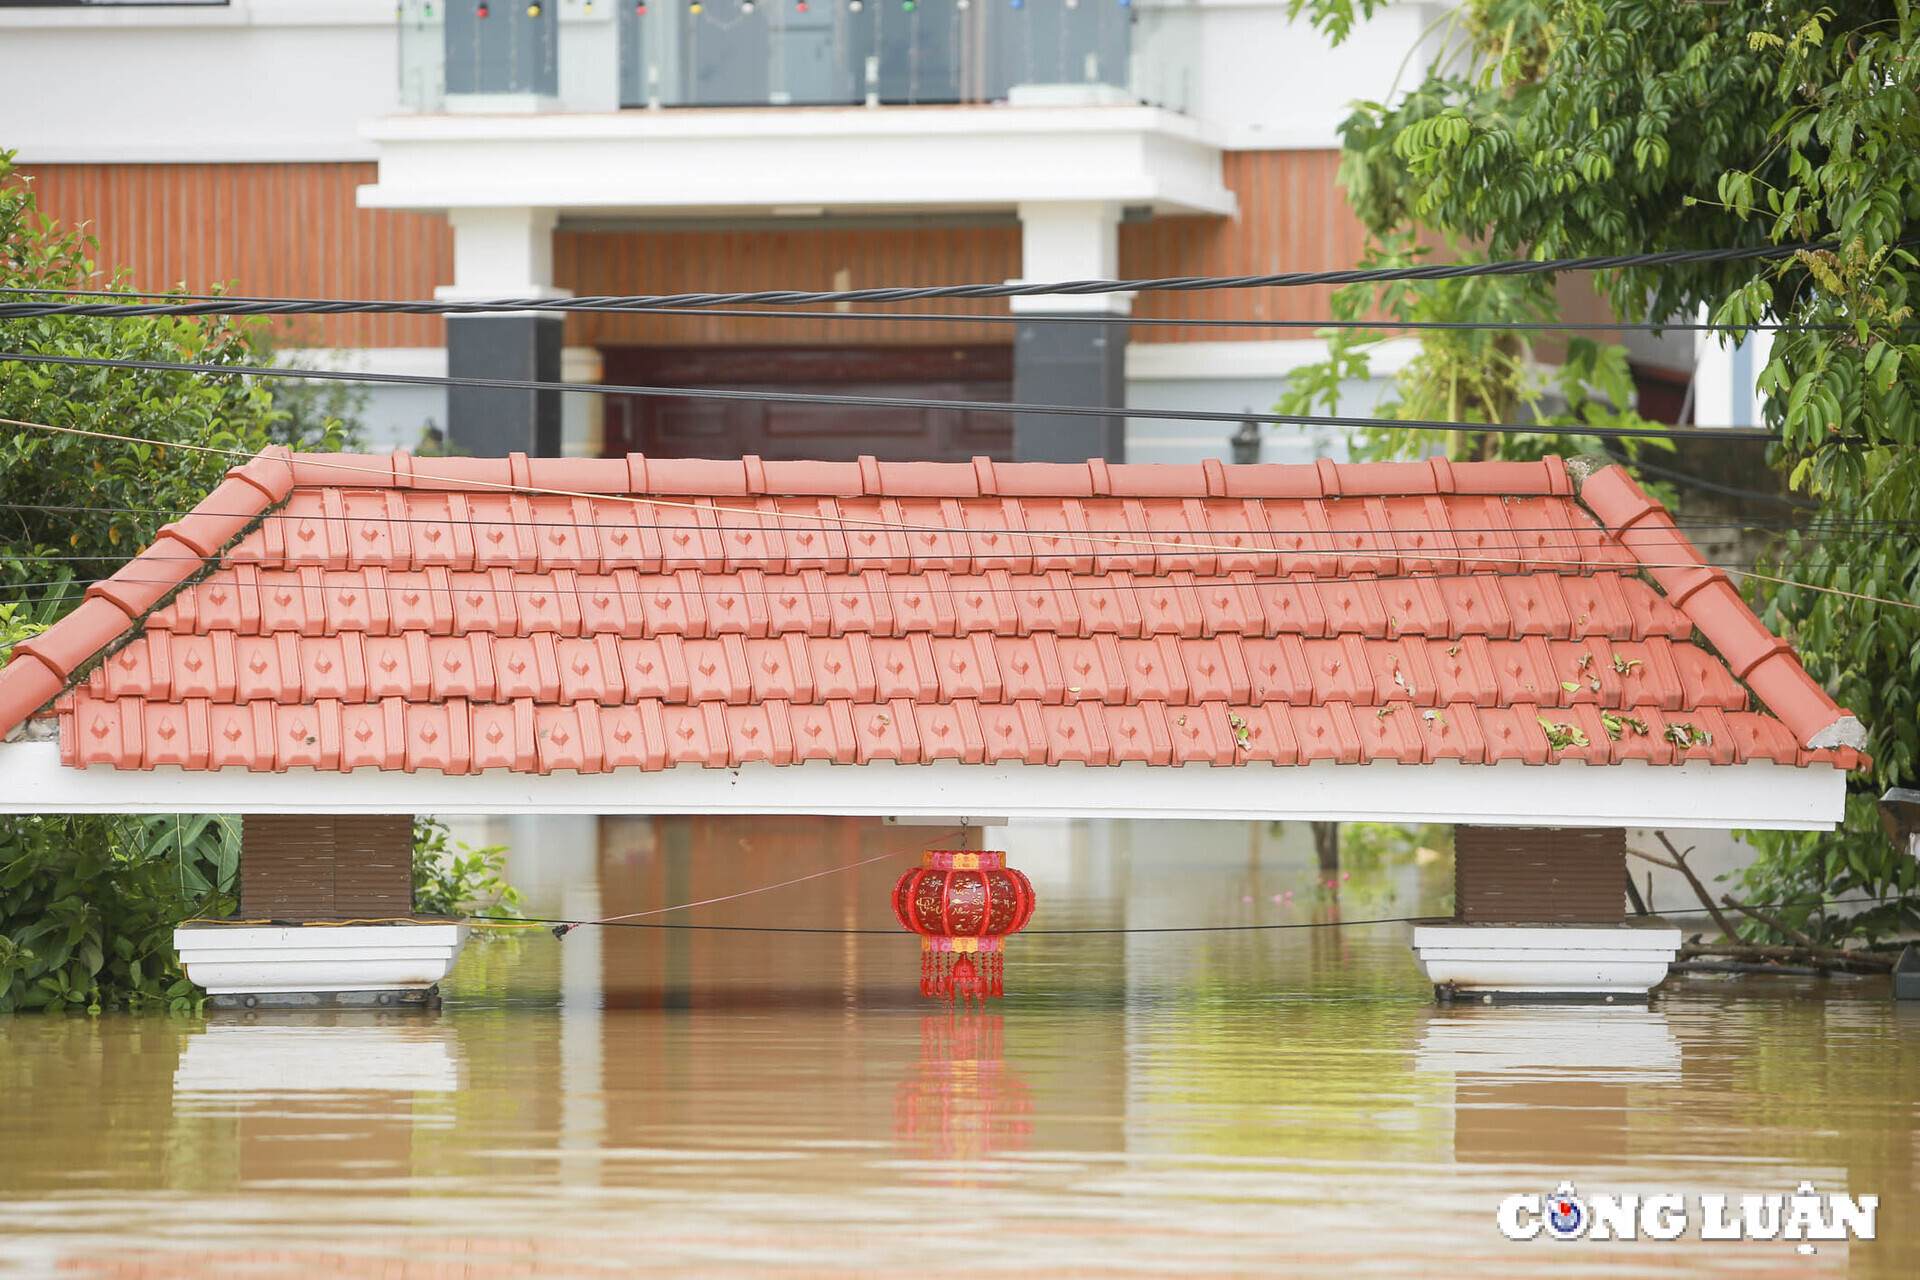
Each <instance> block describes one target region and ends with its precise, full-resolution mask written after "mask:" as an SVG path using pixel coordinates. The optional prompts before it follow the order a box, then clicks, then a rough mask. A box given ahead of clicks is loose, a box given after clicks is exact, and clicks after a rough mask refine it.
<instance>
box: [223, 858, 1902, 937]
mask: <svg viewBox="0 0 1920 1280" xmlns="http://www.w3.org/2000/svg"><path fill="white" fill-rule="evenodd" d="M889 856H891V855H889ZM876 860H877V859H876ZM841 869H842V868H837V867H836V868H834V870H836V871H837V870H841ZM822 874H831V873H830V872H829V873H822ZM1904 901H1906V898H1905V897H1900V898H1894V899H1891V900H1889V899H1881V898H1859V897H1855V898H1826V899H1822V900H1820V901H1819V902H1812V903H1810V902H1793V901H1783V902H1759V903H1749V904H1748V905H1749V906H1750V907H1751V908H1752V909H1753V910H1755V911H1771V910H1778V909H1780V908H1782V907H1813V906H1819V907H1858V906H1894V905H1898V904H1899V903H1901V902H1904ZM661 910H663V911H672V910H677V908H674V907H663V908H661ZM1686 914H1691V913H1686ZM1450 922H1451V921H1450V919H1449V918H1437V917H1435V916H1433V915H1423V916H1373V917H1369V918H1367V919H1364V920H1290V921H1285V922H1281V923H1276V924H1189V925H1178V924H1176V925H1142V926H1114V927H1111V928H1090V929H1032V928H1029V929H1023V930H1021V932H1020V933H1019V934H1018V935H1016V936H1018V937H1022V938H1036V937H1038V938H1061V937H1107V936H1119V935H1138V934H1155V933H1162V934H1164V933H1277V932H1287V931H1290V930H1295V929H1357V928H1365V927H1367V926H1370V925H1383V924H1435V923H1450ZM230 923H233V924H259V923H265V922H264V921H248V920H235V921H231V922H230ZM467 923H468V924H470V925H473V926H475V927H479V928H507V929H516V928H548V927H550V926H555V925H564V926H567V928H568V929H569V930H571V929H576V928H581V927H583V926H587V925H593V926H597V927H600V928H606V929H658V930H666V931H684V932H689V933H798V934H827V935H830V936H835V937H846V936H857V937H887V938H896V937H897V938H911V937H913V936H914V935H912V934H910V933H904V932H902V931H901V930H899V929H844V928H842V929H832V928H825V927H820V928H813V927H809V926H806V925H753V924H685V923H680V922H670V921H659V920H654V921H629V920H623V919H620V918H618V917H615V918H612V919H608V920H562V919H549V918H547V917H543V916H522V917H521V918H520V919H518V920H502V921H488V920H484V919H472V920H469V921H468V922H467ZM1735 941H1736V943H1737V940H1735Z"/></svg>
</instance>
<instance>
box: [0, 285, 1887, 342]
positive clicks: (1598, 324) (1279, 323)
mask: <svg viewBox="0 0 1920 1280" xmlns="http://www.w3.org/2000/svg"><path fill="white" fill-rule="evenodd" d="M0 293H32V294H53V295H58V296H62V297H84V298H150V299H161V300H166V299H174V300H178V301H182V302H245V303H260V304H266V303H276V302H294V301H299V299H293V298H268V297H247V296H242V295H238V294H225V293H143V292H138V291H135V290H116V289H35V288H29V287H26V286H23V285H9V286H0ZM4 305H5V304H0V308H4ZM575 310H577V311H581V312H586V313H591V314H600V313H603V312H611V313H613V314H617V315H651V316H724V317H728V318H731V319H739V320H838V321H866V320H897V321H904V322H907V323H917V324H952V323H960V324H997V325H1008V324H1015V325H1018V324H1069V325H1071V324H1114V325H1123V326H1126V327H1128V328H1152V327H1154V326H1157V325H1164V326H1166V327H1168V328H1179V329H1292V330H1298V329H1307V330H1320V329H1334V330H1342V329H1357V330H1367V329H1393V330H1405V331H1412V332H1425V331H1429V330H1438V331H1443V332H1444V331H1448V330H1466V331H1479V330H1485V331H1490V332H1506V331H1513V332H1527V333H1533V332H1550V333H1553V332H1564V333H1585V332H1595V333H1761V332H1764V333H1829V332H1831V333H1845V332H1849V331H1850V330H1851V329H1852V328H1853V326H1851V325H1847V324H1806V323H1795V322H1793V321H1756V322H1754V323H1751V324H1713V323H1710V322H1705V321H1680V320H1674V321H1668V322H1666V323H1664V324H1659V323H1655V322H1653V321H1650V320H1639V321H1631V320H1607V321H1578V320H1334V319H1327V320H1261V319H1246V318H1239V319H1235V318H1202V317H1198V316H1135V315H1111V314H1099V313H1088V314H1085V315H1058V314H1050V315H1021V314H1011V313H1010V314H1007V315H988V314H983V313H980V312H974V311H778V310H761V309H755V308H730V307H699V308H693V307H653V306H618V307H604V308H595V307H579V308H575ZM4 318H6V313H5V311H4V310H3V309H0V319H4ZM1896 327H1899V328H1912V327H1915V326H1914V325H1913V324H1908V325H1902V326H1896Z"/></svg>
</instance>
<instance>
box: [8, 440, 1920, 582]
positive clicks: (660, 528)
mask: <svg viewBox="0 0 1920 1280" xmlns="http://www.w3.org/2000/svg"><path fill="white" fill-rule="evenodd" d="M0 421H4V420H0ZM156 447H160V448H165V447H167V446H164V445H161V446H156ZM362 456H368V455H362ZM1617 461H1620V462H1621V465H1622V466H1638V465H1639V464H1638V463H1635V462H1631V461H1626V460H1620V459H1617ZM1663 474H1666V475H1669V476H1672V477H1673V478H1675V479H1678V480H1684V479H1691V478H1693V477H1689V476H1685V475H1683V474H1682V473H1679V472H1665V473H1663ZM1736 492H1738V493H1752V494H1753V495H1754V496H1755V497H1764V496H1768V495H1765V494H1761V493H1759V492H1758V491H1757V490H1737V491H1736ZM601 496H611V495H601ZM624 496H625V495H623V497H624ZM789 496H791V495H789ZM641 500H642V501H645V499H644V498H642V499H641ZM987 500H988V501H993V500H994V499H993V498H992V497H991V495H989V497H988V499H987ZM1341 500H1342V499H1339V498H1334V499H1333V501H1336V502H1337V501H1341ZM962 501H966V499H962ZM972 501H979V499H973V500H972ZM1095 501H1099V499H1095ZM1215 501H1218V499H1215ZM1226 501H1237V499H1227V500H1226ZM1322 501H1325V499H1322ZM1814 509H1815V510H1817V509H1818V508H1814ZM714 510H716V511H718V510H719V508H714ZM0 511H40V512H66V513H73V514H82V515H85V514H95V515H127V514H133V515H153V516H185V515H210V516H234V517H239V518H241V519H250V518H252V517H254V516H257V515H259V514H261V513H260V512H258V511H219V510H217V509H214V508H210V507H186V508H179V507H98V506H86V505H80V504H73V503H40V502H6V501H0ZM272 514H275V515H279V516H283V517H287V518H292V516H293V515H294V514H295V513H292V512H289V511H287V510H285V509H284V508H283V509H280V510H278V511H276V512H273V513H272ZM754 514H755V515H759V514H761V513H760V512H758V511H756V512H755V513H754ZM794 514H795V515H796V516H799V517H808V516H809V515H810V513H806V512H798V513H794ZM302 518H305V519H312V520H346V519H359V520H369V521H377V522H379V523H381V524H395V525H414V524H428V525H441V526H446V525H453V526H462V527H469V528H483V527H486V528H491V527H495V526H499V525H501V524H508V525H512V526H514V527H516V528H526V529H585V530H592V531H593V532H596V533H598V532H603V531H607V530H619V531H621V532H631V531H633V530H635V529H642V530H652V531H655V532H661V533H664V532H668V531H684V530H687V529H689V528H691V527H692V526H689V525H687V524H684V523H681V524H668V523H659V522H650V521H643V520H634V521H630V522H629V521H621V522H618V523H614V524H601V523H599V522H598V521H586V522H582V521H579V520H538V519H526V520H499V519H492V518H483V517H476V516H465V517H462V518H459V519H455V518H453V517H451V516H443V517H435V516H396V515H390V514H385V513H383V514H381V515H378V516H329V515H326V514H325V513H324V512H307V513H304V515H303V516H302ZM1672 519H1673V522H1674V524H1675V525H1676V526H1678V527H1679V528H1682V529H1751V530H1759V531H1774V532H1788V533H1791V532H1802V531H1817V530H1823V529H1834V530H1843V531H1844V530H1853V529H1858V530H1861V531H1863V532H1880V531H1897V530H1910V529H1920V519H1917V520H1851V519H1849V520H1841V519H1834V520H1831V521H1825V520H1816V521H1791V520H1789V521H1779V520H1755V519H1734V518H1729V519H1725V520H1716V519H1712V518H1710V517H1702V516H1675V517H1672ZM785 528H786V526H784V525H777V524H741V523H736V522H733V521H729V522H728V523H727V524H726V525H725V526H724V531H725V532H728V533H777V532H782V531H784V530H785ZM718 531H720V527H719V526H715V527H714V528H711V529H708V530H707V532H709V533H713V532H718ZM1567 531H1568V530H1567V528H1566V526H1564V525H1558V524H1551V525H1546V524H1541V525H1535V524H1502V525H1499V526H1494V525H1484V526H1482V525H1458V524H1454V525H1447V526H1445V527H1444V528H1443V527H1440V526H1437V525H1413V524H1398V523H1396V524H1395V525H1394V526H1393V528H1392V529H1391V530H1390V531H1389V532H1391V533H1396V534H1398V533H1507V532H1512V533H1566V532H1567ZM949 532H950V533H952V534H953V535H955V536H965V535H967V534H969V533H978V532H987V533H1002V532H1007V531H1006V530H1001V529H986V530H981V529H976V528H973V527H972V526H956V527H954V528H952V529H950V530H949ZM1013 532H1021V531H1019V530H1015V531H1013ZM1040 532H1050V531H1047V530H1041V531H1040ZM1075 532H1077V533H1094V534H1104V533H1113V534H1130V533H1132V532H1133V530H1132V529H1109V528H1105V527H1103V526H1097V525H1089V526H1087V527H1086V528H1084V529H1078V530H1075ZM34 558H35V559H36V560H49V561H53V560H98V559H99V558H100V557H99V556H78V555H75V556H36V557H34Z"/></svg>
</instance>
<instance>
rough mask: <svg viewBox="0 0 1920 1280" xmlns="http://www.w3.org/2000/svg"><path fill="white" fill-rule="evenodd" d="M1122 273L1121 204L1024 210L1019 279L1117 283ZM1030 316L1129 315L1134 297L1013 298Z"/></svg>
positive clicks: (1059, 204) (1049, 204) (1068, 203)
mask: <svg viewBox="0 0 1920 1280" xmlns="http://www.w3.org/2000/svg"><path fill="white" fill-rule="evenodd" d="M1119 274H1120V206H1119V205H1116V204H1112V203H1108V202H1106V201H1100V200H1049V201H1044V202H1037V203H1026V204H1022V205H1021V206H1020V280H1018V281H1010V282H1009V283H1015V284H1017V283H1021V282H1023V281H1035V282H1045V281H1050V280H1112V279H1115V278H1116V277H1118V276H1119ZM1009 301H1010V302H1011V304H1012V307H1013V310H1014V311H1015V312H1026V313H1028V314H1037V313H1052V314H1055V315H1058V314H1060V313H1062V312H1090V313H1098V314H1103V315H1125V314H1127V312H1128V311H1129V310H1131V309H1132V307H1133V295H1132V294H1130V293H1089V294H1070V293H1069V294H1059V293H1054V294H1041V295H1038V296H1036V297H1031V298H1013V299H1010V300H1009Z"/></svg>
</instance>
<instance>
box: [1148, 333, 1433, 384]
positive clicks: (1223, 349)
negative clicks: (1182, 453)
mask: <svg viewBox="0 0 1920 1280" xmlns="http://www.w3.org/2000/svg"><path fill="white" fill-rule="evenodd" d="M1419 353H1420V343H1419V341H1418V340H1417V339H1414V338H1388V339H1387V340H1386V341H1384V342H1382V343H1380V344H1379V345H1378V346H1376V347H1374V348H1372V350H1371V351H1370V352H1369V353H1368V369H1369V371H1370V372H1371V373H1372V374H1373V375H1374V376H1375V377H1392V376H1393V375H1394V374H1397V373H1399V372H1400V371H1401V370H1402V369H1404V368H1406V367H1407V363H1408V362H1409V361H1410V360H1412V359H1413V357H1414V356H1416V355H1418V354H1419ZM1327 356H1328V348H1327V340H1326V339H1325V338H1276V339H1273V340H1271V341H1266V342H1129V343H1128V344H1127V378H1128V380H1129V381H1132V382H1185V381H1190V380H1193V379H1200V378H1284V377H1286V376H1287V375H1288V374H1290V373H1292V372H1293V371H1294V370H1295V369H1298V368H1301V367H1303V366H1305V365H1309V364H1317V363H1318V362H1320V361H1322V360H1325V359H1326V358H1327Z"/></svg>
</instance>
